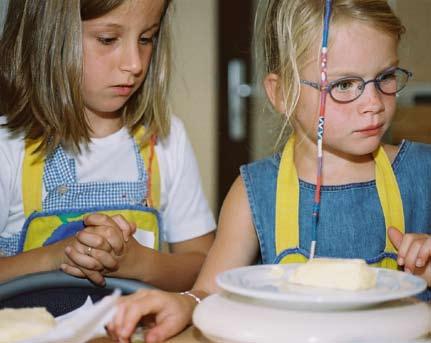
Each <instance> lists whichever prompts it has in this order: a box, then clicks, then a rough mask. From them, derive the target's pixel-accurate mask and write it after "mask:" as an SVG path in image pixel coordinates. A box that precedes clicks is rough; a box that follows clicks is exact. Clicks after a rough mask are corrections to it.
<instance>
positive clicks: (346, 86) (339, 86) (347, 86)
mask: <svg viewBox="0 0 431 343" xmlns="http://www.w3.org/2000/svg"><path fill="white" fill-rule="evenodd" d="M354 85H355V81H354V80H342V81H340V82H337V83H336V84H335V85H334V86H333V88H335V89H336V90H337V91H339V92H346V91H349V90H351V89H352V88H353V87H354Z"/></svg>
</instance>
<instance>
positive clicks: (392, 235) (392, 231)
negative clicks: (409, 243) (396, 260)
mask: <svg viewBox="0 0 431 343" xmlns="http://www.w3.org/2000/svg"><path fill="white" fill-rule="evenodd" d="M388 236H389V239H390V240H391V242H392V244H393V245H394V247H395V249H397V250H399V246H400V245H401V242H402V240H403V234H402V233H401V232H400V231H398V230H397V229H396V228H394V227H390V228H388Z"/></svg>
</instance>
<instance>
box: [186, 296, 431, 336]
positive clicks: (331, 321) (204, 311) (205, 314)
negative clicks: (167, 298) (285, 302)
mask: <svg viewBox="0 0 431 343" xmlns="http://www.w3.org/2000/svg"><path fill="white" fill-rule="evenodd" d="M193 322H194V324H195V325H196V326H197V327H198V328H199V329H200V330H201V331H202V333H203V334H204V335H205V336H207V337H208V338H209V339H210V340H212V341H214V342H223V343H338V342H349V343H353V342H356V343H365V342H367V343H368V342H373V343H383V342H388V343H389V342H391V343H395V342H397V343H398V342H399V343H401V342H403V343H405V342H431V340H429V339H425V338H421V339H419V338H420V337H424V336H426V335H429V334H430V333H431V306H430V305H428V304H426V303H423V302H419V301H416V300H415V299H412V298H407V299H404V300H399V301H392V302H387V303H383V304H381V305H379V306H376V307H372V308H365V309H361V310H350V311H305V310H296V311H295V310H288V309H286V308H281V307H279V308H278V307H276V306H274V305H268V304H267V303H265V302H262V301H259V300H256V299H253V298H248V297H243V296H239V295H235V294H232V293H227V292H225V293H221V294H216V295H212V296H209V297H208V298H206V299H205V300H203V301H202V303H201V304H199V305H198V306H197V308H196V310H195V312H194V315H193Z"/></svg>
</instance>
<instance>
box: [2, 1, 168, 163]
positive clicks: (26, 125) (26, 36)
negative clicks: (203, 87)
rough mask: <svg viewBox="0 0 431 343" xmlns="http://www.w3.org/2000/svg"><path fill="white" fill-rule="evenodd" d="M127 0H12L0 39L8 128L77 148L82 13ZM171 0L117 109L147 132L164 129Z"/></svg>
mask: <svg viewBox="0 0 431 343" xmlns="http://www.w3.org/2000/svg"><path fill="white" fill-rule="evenodd" d="M126 1H129V0H67V1H64V0H48V1H40V0H13V1H11V4H10V5H9V9H8V13H7V16H6V22H5V26H4V30H3V35H2V37H1V40H0V113H1V115H5V116H6V117H7V123H6V124H5V126H7V127H8V128H9V130H10V131H11V133H12V134H20V133H23V134H24V136H25V137H26V138H29V139H40V140H41V144H40V146H39V150H40V151H43V152H44V153H47V154H48V153H50V152H52V151H53V149H55V148H56V147H57V145H58V144H62V145H64V146H65V147H67V148H70V149H72V150H74V151H80V148H79V145H80V143H88V142H89V140H90V127H89V124H88V122H87V120H86V117H85V112H84V102H83V96H82V92H81V82H82V72H83V65H82V60H83V58H82V21H85V20H89V19H93V18H97V17H100V16H102V15H104V14H106V13H108V12H110V11H111V10H113V9H115V8H117V7H118V6H120V5H121V4H123V3H124V2H126ZM170 3H171V0H165V11H164V13H163V16H162V22H161V26H160V30H159V33H158V35H157V42H156V44H155V46H154V50H153V56H152V59H151V63H150V66H149V69H148V72H147V75H146V78H145V81H144V82H143V84H142V85H141V87H140V88H139V89H138V90H137V91H136V92H135V93H134V94H133V96H132V97H131V98H130V99H129V100H128V102H127V103H126V104H125V105H124V106H123V108H122V109H121V113H122V120H123V124H124V125H125V126H126V127H127V128H128V129H129V131H130V132H134V131H135V130H136V129H137V128H138V127H139V126H141V125H145V126H146V127H147V132H146V137H149V136H151V135H153V134H157V135H158V136H159V137H160V138H163V137H166V136H167V135H168V133H169V127H170V119H169V118H170V116H169V112H168V105H167V101H166V99H167V93H168V83H169V77H170V58H171V49H170V17H171V11H172V6H171V5H170Z"/></svg>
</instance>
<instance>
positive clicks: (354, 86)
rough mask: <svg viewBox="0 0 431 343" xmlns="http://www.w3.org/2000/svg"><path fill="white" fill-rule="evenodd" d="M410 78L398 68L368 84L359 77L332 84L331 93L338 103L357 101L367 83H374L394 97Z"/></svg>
mask: <svg viewBox="0 0 431 343" xmlns="http://www.w3.org/2000/svg"><path fill="white" fill-rule="evenodd" d="M409 77H410V74H409V73H408V72H407V71H405V70H403V69H398V68H397V69H393V70H391V71H388V72H385V73H383V74H381V75H380V76H378V77H377V78H376V79H374V80H370V81H367V82H365V81H364V80H363V79H362V78H359V77H349V78H345V79H341V80H338V81H335V82H334V83H332V84H331V85H330V87H331V88H330V93H331V96H332V98H334V100H336V101H340V102H349V101H353V100H355V99H357V98H358V97H359V96H360V95H361V94H362V93H363V92H364V89H365V86H366V84H367V83H370V82H374V83H375V85H376V87H377V88H378V89H379V90H380V91H381V92H382V93H383V94H386V95H393V94H396V93H397V92H399V91H400V90H402V89H403V88H404V87H405V85H406V84H407V81H408V79H409Z"/></svg>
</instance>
